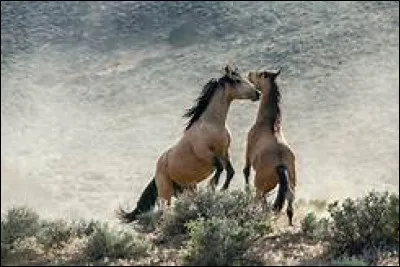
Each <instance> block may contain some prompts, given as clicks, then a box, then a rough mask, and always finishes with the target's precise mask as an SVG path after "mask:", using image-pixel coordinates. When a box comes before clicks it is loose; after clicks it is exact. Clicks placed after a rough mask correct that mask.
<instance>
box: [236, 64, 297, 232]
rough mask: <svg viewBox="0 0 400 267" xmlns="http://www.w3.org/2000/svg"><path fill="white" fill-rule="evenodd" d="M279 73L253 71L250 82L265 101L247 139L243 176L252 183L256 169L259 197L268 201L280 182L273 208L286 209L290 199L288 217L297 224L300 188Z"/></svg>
mask: <svg viewBox="0 0 400 267" xmlns="http://www.w3.org/2000/svg"><path fill="white" fill-rule="evenodd" d="M279 73H280V70H279V71H277V72H271V71H263V72H249V74H248V79H249V80H250V82H252V83H253V84H254V85H255V86H256V88H257V89H259V90H260V91H261V101H260V106H259V109H258V114H257V119H256V122H255V124H254V125H253V126H252V128H251V129H250V131H249V133H248V136H247V145H246V159H245V168H244V169H243V174H244V177H245V182H246V186H248V183H249V175H250V167H251V166H252V167H253V169H254V170H255V177H254V185H255V188H256V198H257V199H258V200H264V197H265V194H266V193H268V192H270V191H271V190H272V189H274V188H275V187H276V185H277V184H278V183H279V189H278V195H277V197H276V199H275V202H274V205H273V208H274V209H275V211H277V212H279V211H281V210H282V207H283V205H284V202H285V199H287V200H288V206H287V211H286V212H287V216H288V218H289V224H290V225H293V223H292V218H293V201H294V193H295V186H296V169H295V154H294V152H293V150H292V149H291V148H290V147H289V145H288V143H287V142H286V140H285V138H284V136H283V132H282V127H281V110H280V92H279V88H278V85H277V84H276V81H275V80H276V77H277V76H278V75H279Z"/></svg>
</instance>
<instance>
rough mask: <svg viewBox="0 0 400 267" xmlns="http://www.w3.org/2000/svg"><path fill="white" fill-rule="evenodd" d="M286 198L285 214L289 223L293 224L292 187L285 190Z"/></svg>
mask: <svg viewBox="0 0 400 267" xmlns="http://www.w3.org/2000/svg"><path fill="white" fill-rule="evenodd" d="M287 200H288V205H287V209H286V214H287V216H288V219H289V225H290V226H293V202H294V191H293V190H292V189H289V190H288V192H287Z"/></svg>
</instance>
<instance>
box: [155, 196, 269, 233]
mask: <svg viewBox="0 0 400 267" xmlns="http://www.w3.org/2000/svg"><path fill="white" fill-rule="evenodd" d="M253 195H254V194H252V193H246V192H242V191H231V192H227V191H225V192H212V191H209V190H202V189H201V190H199V191H198V192H197V193H188V194H183V195H182V196H181V197H179V198H178V199H177V200H176V201H175V203H174V205H173V207H172V208H171V210H169V211H166V212H164V213H163V215H162V217H161V223H160V230H161V232H162V233H163V234H164V235H165V236H175V235H178V234H186V233H187V227H186V224H187V223H189V222H191V221H195V220H197V219H204V220H207V219H210V218H221V219H224V218H230V219H232V220H236V221H237V222H238V224H239V225H241V226H243V227H244V226H246V227H250V228H253V229H255V230H257V231H260V232H261V233H267V232H269V231H271V228H270V224H269V217H270V213H268V212H265V211H262V210H261V208H260V207H259V206H258V205H255V204H254V196H253Z"/></svg>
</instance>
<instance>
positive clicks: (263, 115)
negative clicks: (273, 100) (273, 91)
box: [256, 94, 271, 125]
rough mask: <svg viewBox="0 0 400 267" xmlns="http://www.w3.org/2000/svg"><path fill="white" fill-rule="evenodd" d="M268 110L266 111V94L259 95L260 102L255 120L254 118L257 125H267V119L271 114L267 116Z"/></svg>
mask: <svg viewBox="0 0 400 267" xmlns="http://www.w3.org/2000/svg"><path fill="white" fill-rule="evenodd" d="M269 113H270V112H269V109H268V94H261V100H260V105H259V106H258V113H257V118H256V123H257V124H259V125H268V123H269V119H268V118H269V117H270V116H271V114H269Z"/></svg>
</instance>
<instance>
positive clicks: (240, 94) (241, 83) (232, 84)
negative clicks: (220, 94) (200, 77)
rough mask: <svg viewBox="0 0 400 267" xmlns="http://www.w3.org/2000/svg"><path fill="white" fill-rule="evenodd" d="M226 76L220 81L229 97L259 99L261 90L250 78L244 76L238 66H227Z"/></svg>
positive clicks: (231, 98) (225, 69) (224, 71)
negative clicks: (259, 90)
mask: <svg viewBox="0 0 400 267" xmlns="http://www.w3.org/2000/svg"><path fill="white" fill-rule="evenodd" d="M223 73H224V76H222V77H221V78H220V79H219V83H220V84H221V85H222V86H223V87H224V89H225V94H226V96H227V98H228V99H230V100H233V99H251V100H252V101H257V100H258V99H260V92H258V91H257V90H256V88H255V87H254V85H253V84H252V83H251V82H249V80H248V79H246V78H245V77H242V76H241V75H240V73H239V72H238V69H237V67H231V66H229V65H227V66H225V67H224V69H223Z"/></svg>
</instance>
